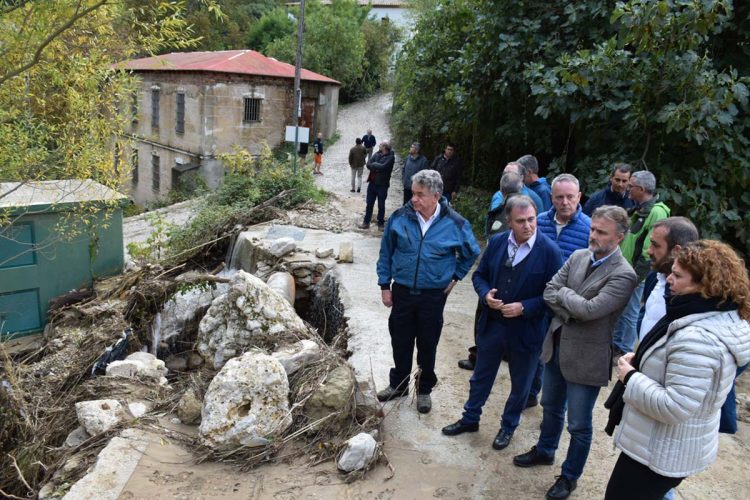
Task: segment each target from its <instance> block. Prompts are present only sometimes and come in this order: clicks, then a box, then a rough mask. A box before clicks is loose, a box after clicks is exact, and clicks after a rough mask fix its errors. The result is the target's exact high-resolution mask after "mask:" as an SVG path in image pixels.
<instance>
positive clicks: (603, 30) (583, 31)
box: [393, 0, 750, 252]
mask: <svg viewBox="0 0 750 500" xmlns="http://www.w3.org/2000/svg"><path fill="white" fill-rule="evenodd" d="M418 5H419V13H420V16H419V20H418V22H417V26H416V35H415V36H414V38H413V39H412V40H411V41H410V42H408V43H407V44H406V46H405V48H404V50H403V52H402V55H401V58H400V60H399V64H398V66H397V68H398V70H397V74H396V90H395V95H394V115H393V122H394V128H395V132H396V134H395V135H396V136H397V137H409V140H413V139H412V137H413V136H414V133H415V131H417V132H418V136H419V138H420V139H422V142H423V143H424V144H425V145H426V148H427V150H428V151H437V149H438V146H439V144H440V143H441V142H443V141H444V140H446V139H447V138H451V139H453V140H454V141H456V142H458V143H459V147H460V151H461V153H462V155H463V157H464V162H465V164H466V165H467V171H466V172H465V180H466V181H468V183H470V184H474V185H475V186H477V187H481V188H485V189H489V190H494V188H495V187H496V182H497V178H498V177H499V171H500V169H501V166H502V165H503V164H504V163H505V162H507V161H509V160H513V159H515V158H517V157H518V156H520V155H521V154H525V153H534V154H536V155H537V156H538V157H539V158H540V159H541V160H542V164H543V165H544V166H549V172H550V173H555V172H559V171H569V172H572V173H574V174H576V175H577V176H578V177H579V178H581V180H582V181H583V184H584V188H585V190H586V192H592V191H594V190H595V189H598V188H599V187H601V186H602V185H603V183H604V182H605V178H606V171H607V169H608V168H609V166H610V165H611V164H612V162H614V161H630V162H632V163H635V164H636V165H637V166H638V167H639V168H648V169H650V170H652V171H654V173H655V174H656V176H657V179H658V182H659V186H660V188H661V190H660V195H661V196H662V197H663V198H664V199H666V200H667V202H668V203H669V204H670V205H671V206H672V207H673V209H674V212H675V213H677V214H683V215H687V216H689V217H691V218H692V219H693V220H695V221H696V222H697V223H698V224H699V226H700V227H701V229H702V230H703V234H704V235H706V236H721V237H723V238H725V239H727V240H729V241H730V242H732V243H734V244H735V245H737V246H739V247H740V248H743V250H744V251H746V252H747V251H749V250H750V234H748V229H747V228H748V227H750V224H748V223H749V222H750V219H748V217H750V195H748V194H747V189H748V187H750V186H749V185H748V182H750V171H749V170H748V161H749V160H748V158H750V155H748V136H750V134H748V132H749V131H750V130H749V129H750V123H749V122H748V113H747V111H748V108H747V94H748V91H747V85H748V79H747V76H748V70H750V59H748V57H747V55H748V54H747V53H748V48H747V47H748V45H747V43H746V42H747V38H748V30H747V28H748V24H749V22H750V21H749V19H750V17H749V16H748V12H749V10H750V9H749V8H748V5H747V4H746V3H739V2H737V6H738V7H737V10H736V11H735V9H734V5H733V2H731V1H729V0H673V1H667V0H662V1H648V0H634V1H630V2H614V1H606V0H587V1H582V2H564V1H526V2H511V1H501V0H496V1H492V2H487V1H480V0H435V1H430V0H420V1H419V2H418Z"/></svg>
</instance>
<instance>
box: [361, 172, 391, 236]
mask: <svg viewBox="0 0 750 500" xmlns="http://www.w3.org/2000/svg"><path fill="white" fill-rule="evenodd" d="M387 196H388V186H381V185H379V184H375V183H374V182H369V183H368V184H367V201H366V203H367V204H366V205H365V220H364V222H365V224H369V223H370V221H371V220H372V209H373V208H374V207H375V200H378V224H379V225H381V226H382V225H383V224H385V199H386V197H387Z"/></svg>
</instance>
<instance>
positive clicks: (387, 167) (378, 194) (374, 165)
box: [359, 141, 396, 230]
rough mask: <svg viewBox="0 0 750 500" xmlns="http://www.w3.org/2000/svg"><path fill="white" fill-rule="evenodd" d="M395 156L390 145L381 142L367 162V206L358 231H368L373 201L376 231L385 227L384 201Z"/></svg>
mask: <svg viewBox="0 0 750 500" xmlns="http://www.w3.org/2000/svg"><path fill="white" fill-rule="evenodd" d="M395 160H396V156H395V155H394V154H393V151H392V150H391V145H390V143H389V142H387V141H383V142H381V143H380V145H379V146H378V152H377V153H375V154H374V155H372V158H370V160H369V161H368V162H367V170H369V171H370V174H369V175H368V176H367V205H366V208H365V220H364V221H363V222H362V224H361V225H360V226H359V228H360V229H368V228H369V227H370V221H371V220H372V209H373V207H374V206H375V200H377V201H378V229H380V230H382V229H383V227H385V199H386V198H387V197H388V187H389V186H390V183H391V172H392V171H393V164H394V162H395Z"/></svg>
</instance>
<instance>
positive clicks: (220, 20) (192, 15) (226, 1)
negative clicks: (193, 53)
mask: <svg viewBox="0 0 750 500" xmlns="http://www.w3.org/2000/svg"><path fill="white" fill-rule="evenodd" d="M216 4H217V5H218V6H219V7H220V8H221V11H222V12H223V13H224V16H220V17H217V16H215V15H213V13H212V12H211V11H210V10H209V9H208V7H207V6H206V5H205V3H204V2H202V1H201V0H189V1H188V2H187V5H186V15H185V20H186V21H187V22H188V24H190V25H191V27H192V30H193V33H194V36H195V37H196V38H198V39H199V40H198V43H197V45H196V46H195V50H231V49H245V48H248V44H247V41H248V37H249V34H250V33H251V32H252V31H253V30H255V26H256V23H257V21H258V19H260V18H261V17H262V16H263V15H264V14H265V13H266V12H269V11H271V10H272V9H274V8H275V7H278V6H279V5H280V4H282V2H280V0H254V1H252V2H248V1H246V0H217V1H216ZM250 48H254V47H252V46H251V47H250Z"/></svg>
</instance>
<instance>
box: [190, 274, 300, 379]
mask: <svg viewBox="0 0 750 500" xmlns="http://www.w3.org/2000/svg"><path fill="white" fill-rule="evenodd" d="M280 334H291V335H293V336H295V337H297V338H305V337H308V336H309V335H310V334H309V331H308V329H307V326H306V325H305V323H304V322H303V321H302V319H300V317H299V316H298V315H297V312H296V311H295V310H294V308H293V307H292V306H291V304H289V302H287V301H286V300H284V298H282V297H281V296H280V295H279V294H278V293H276V292H274V291H273V290H271V288H269V287H268V285H266V284H265V283H263V281H262V280H260V279H259V278H257V277H255V276H253V275H252V274H249V273H246V272H244V271H238V272H237V274H236V275H235V276H234V277H233V278H232V281H231V283H230V287H229V290H228V291H227V293H226V294H224V295H221V296H219V297H217V298H216V299H214V301H213V303H212V304H211V307H210V308H209V309H208V311H207V312H206V315H205V316H203V319H202V320H201V323H200V328H199V332H198V352H200V354H201V356H203V358H204V359H205V360H206V361H207V362H208V364H209V365H211V366H212V367H213V368H215V369H218V368H221V367H222V366H224V363H226V362H227V360H228V359H231V358H233V357H235V356H239V355H240V354H242V353H243V352H245V351H248V350H250V349H251V348H252V347H255V346H257V345H258V344H257V343H258V340H259V339H264V340H268V339H269V337H270V338H273V337H274V336H279V335H280Z"/></svg>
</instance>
